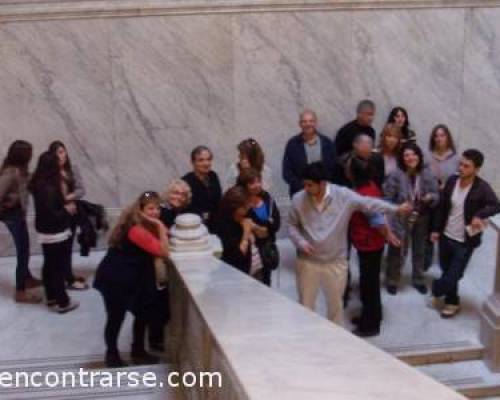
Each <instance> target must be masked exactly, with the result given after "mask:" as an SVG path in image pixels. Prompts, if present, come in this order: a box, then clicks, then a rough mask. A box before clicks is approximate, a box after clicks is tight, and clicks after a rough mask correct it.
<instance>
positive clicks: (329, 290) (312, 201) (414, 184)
mask: <svg viewBox="0 0 500 400" xmlns="http://www.w3.org/2000/svg"><path fill="white" fill-rule="evenodd" d="M375 111H376V108H375V104H374V103H373V102H372V101H370V100H363V101H361V102H360V103H359V104H358V106H357V115H356V118H355V120H353V121H351V122H349V123H347V124H346V125H344V126H343V127H342V128H340V130H339V131H338V132H337V135H336V136H335V138H333V140H332V139H330V138H328V137H327V136H325V135H323V134H321V133H319V132H318V131H317V130H316V125H317V117H316V114H315V113H314V112H313V111H310V110H307V111H304V112H303V113H302V114H301V116H300V121H299V125H300V127H301V132H300V133H299V134H298V135H296V136H294V137H292V138H291V139H290V140H289V141H288V143H287V146H286V149H285V154H284V158H283V178H284V180H285V181H286V182H287V183H288V185H289V192H290V196H291V197H292V206H291V210H290V216H289V234H290V238H291V240H292V241H293V243H294V244H295V246H296V248H297V254H298V255H297V274H296V276H297V288H298V292H299V298H300V302H301V303H302V304H303V305H304V306H306V307H309V308H311V309H314V306H315V302H316V298H317V294H318V291H319V289H320V288H321V289H322V290H323V292H324V294H325V297H326V300H327V301H326V302H327V307H328V317H329V318H330V319H331V320H332V321H335V322H337V323H339V324H341V323H342V320H343V307H344V306H345V305H346V303H347V300H348V297H349V280H350V274H349V269H348V260H349V257H350V254H351V248H352V247H353V248H354V249H356V251H357V253H358V259H359V271H360V298H361V303H362V309H361V313H360V315H359V316H356V317H354V318H353V319H352V323H353V324H354V325H355V326H356V328H355V330H354V333H355V334H357V335H359V336H363V337H367V336H374V335H378V334H379V333H380V324H381V321H382V304H381V296H380V286H381V285H380V275H381V266H382V264H383V258H384V252H385V249H387V251H386V254H387V256H386V259H385V260H386V262H385V264H386V269H385V287H386V289H387V292H388V293H389V294H390V295H396V294H397V292H398V289H399V286H400V281H401V271H402V269H403V267H404V265H405V260H406V255H407V253H408V250H409V247H410V246H411V253H412V260H411V262H412V275H411V279H412V284H413V287H414V288H415V289H416V290H417V291H418V292H419V293H421V294H423V295H425V294H426V293H428V290H429V288H428V286H427V284H426V279H425V272H426V270H427V269H428V268H429V267H430V266H431V264H432V260H433V254H434V243H438V248H439V265H440V267H441V271H442V274H441V277H440V278H439V279H436V280H434V281H433V282H432V286H431V296H430V297H429V298H428V304H429V306H431V307H434V308H436V309H437V310H438V311H439V313H440V315H441V317H443V318H451V317H453V316H455V315H456V314H457V313H458V312H459V310H460V298H459V295H458V284H459V281H460V279H461V278H462V277H463V274H464V271H465V269H466V267H467V264H468V262H469V260H470V257H471V255H472V253H473V252H474V250H475V249H476V248H477V247H478V246H479V245H480V243H481V234H482V231H483V230H484V228H485V225H486V220H487V218H488V217H490V216H492V215H494V214H496V213H498V212H500V203H499V201H498V198H497V196H496V195H495V193H494V191H493V190H492V188H491V187H490V185H489V184H488V183H487V182H486V181H484V180H483V179H482V178H480V177H479V175H478V174H479V172H480V170H481V167H482V166H483V162H484V156H483V154H482V153H481V152H480V151H478V150H476V149H468V150H465V151H464V152H462V153H461V154H460V153H458V152H457V149H456V147H455V144H454V140H453V137H452V135H451V133H450V130H449V129H448V127H447V126H446V125H443V124H439V125H436V126H435V127H434V129H433V130H432V132H431V135H430V138H429V146H428V150H427V151H425V152H424V151H423V150H422V149H421V148H420V147H419V146H418V145H417V143H416V139H417V135H416V134H415V132H413V131H412V130H411V128H410V122H409V118H408V113H407V111H406V110H405V109H404V108H402V107H395V108H394V109H393V110H391V112H390V114H389V117H388V119H387V123H386V125H385V126H384V128H383V130H382V132H381V134H380V136H379V138H378V146H377V147H375V144H376V142H377V138H376V134H375V130H374V129H373V128H372V126H371V125H372V121H373V119H374V116H375Z"/></svg>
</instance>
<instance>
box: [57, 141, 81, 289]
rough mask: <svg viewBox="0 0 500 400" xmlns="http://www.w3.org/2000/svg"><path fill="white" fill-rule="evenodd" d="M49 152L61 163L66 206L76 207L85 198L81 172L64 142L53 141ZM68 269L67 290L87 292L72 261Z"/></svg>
mask: <svg viewBox="0 0 500 400" xmlns="http://www.w3.org/2000/svg"><path fill="white" fill-rule="evenodd" d="M49 152H50V153H52V154H54V155H55V156H56V157H57V160H58V163H59V171H60V173H61V186H62V191H63V195H64V201H65V202H66V204H75V205H76V203H75V201H76V200H81V199H82V198H83V196H85V187H84V186H83V180H82V176H81V174H80V170H79V169H78V167H76V165H74V164H72V163H71V160H70V158H69V156H68V151H67V149H66V146H65V145H64V143H63V142H61V141H59V140H55V141H53V142H52V143H51V144H50V146H49ZM75 218H76V216H73V217H72V219H71V248H73V242H74V239H75V231H76V222H75ZM67 267H68V268H67V270H66V271H65V272H64V279H65V281H66V286H67V288H68V289H71V290H87V289H88V288H89V286H88V284H87V283H86V282H85V278H83V277H81V276H75V275H74V274H73V265H72V262H71V260H70V263H69V264H68V265H67Z"/></svg>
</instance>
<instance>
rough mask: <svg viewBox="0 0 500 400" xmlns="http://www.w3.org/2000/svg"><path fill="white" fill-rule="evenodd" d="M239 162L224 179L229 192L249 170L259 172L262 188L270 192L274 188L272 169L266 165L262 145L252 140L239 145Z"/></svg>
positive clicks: (233, 165)
mask: <svg viewBox="0 0 500 400" xmlns="http://www.w3.org/2000/svg"><path fill="white" fill-rule="evenodd" d="M237 148H238V162H236V163H232V164H231V165H230V166H229V169H228V172H227V174H226V177H225V179H224V188H225V189H226V190H227V189H229V188H230V187H232V186H234V185H235V184H236V181H237V180H238V176H240V174H241V172H243V171H244V170H247V169H250V168H252V169H254V170H256V171H258V172H259V173H260V175H261V177H262V179H261V180H262V188H263V189H264V190H265V191H266V192H270V191H271V190H272V186H273V180H272V172H271V168H269V167H268V166H267V165H266V162H265V156H264V152H263V151H262V147H261V146H260V144H259V143H258V142H257V141H256V140H255V139H252V138H248V139H245V140H243V141H242V142H240V143H239V144H238V147H237Z"/></svg>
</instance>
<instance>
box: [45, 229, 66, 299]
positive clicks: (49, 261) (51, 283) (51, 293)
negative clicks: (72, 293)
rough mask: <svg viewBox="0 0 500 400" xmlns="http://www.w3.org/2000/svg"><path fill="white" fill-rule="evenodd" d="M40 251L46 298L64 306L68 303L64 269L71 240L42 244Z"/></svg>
mask: <svg viewBox="0 0 500 400" xmlns="http://www.w3.org/2000/svg"><path fill="white" fill-rule="evenodd" d="M42 251H43V266H42V281H43V287H44V289H45V294H46V296H47V300H49V301H55V302H56V303H57V304H58V305H59V306H61V307H65V306H67V305H68V303H69V297H68V295H67V294H66V290H65V288H64V271H65V270H66V268H67V264H68V263H69V262H70V260H71V240H70V239H66V240H65V241H63V242H59V243H50V244H42Z"/></svg>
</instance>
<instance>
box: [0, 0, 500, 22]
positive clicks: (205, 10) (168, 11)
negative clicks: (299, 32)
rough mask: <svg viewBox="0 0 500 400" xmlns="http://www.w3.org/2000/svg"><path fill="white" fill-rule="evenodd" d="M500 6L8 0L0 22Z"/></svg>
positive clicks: (317, 0)
mask: <svg viewBox="0 0 500 400" xmlns="http://www.w3.org/2000/svg"><path fill="white" fill-rule="evenodd" d="M456 7H459V8H463V7H500V0H404V1H403V0H357V1H353V0H329V1H328V0H10V1H7V2H4V3H3V4H0V22H8V21H33V20H50V19H76V18H104V17H136V16H153V15H191V14H219V13H245V12H252V13H255V12H285V11H287V12H297V11H327V10H369V9H414V8H456Z"/></svg>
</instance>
